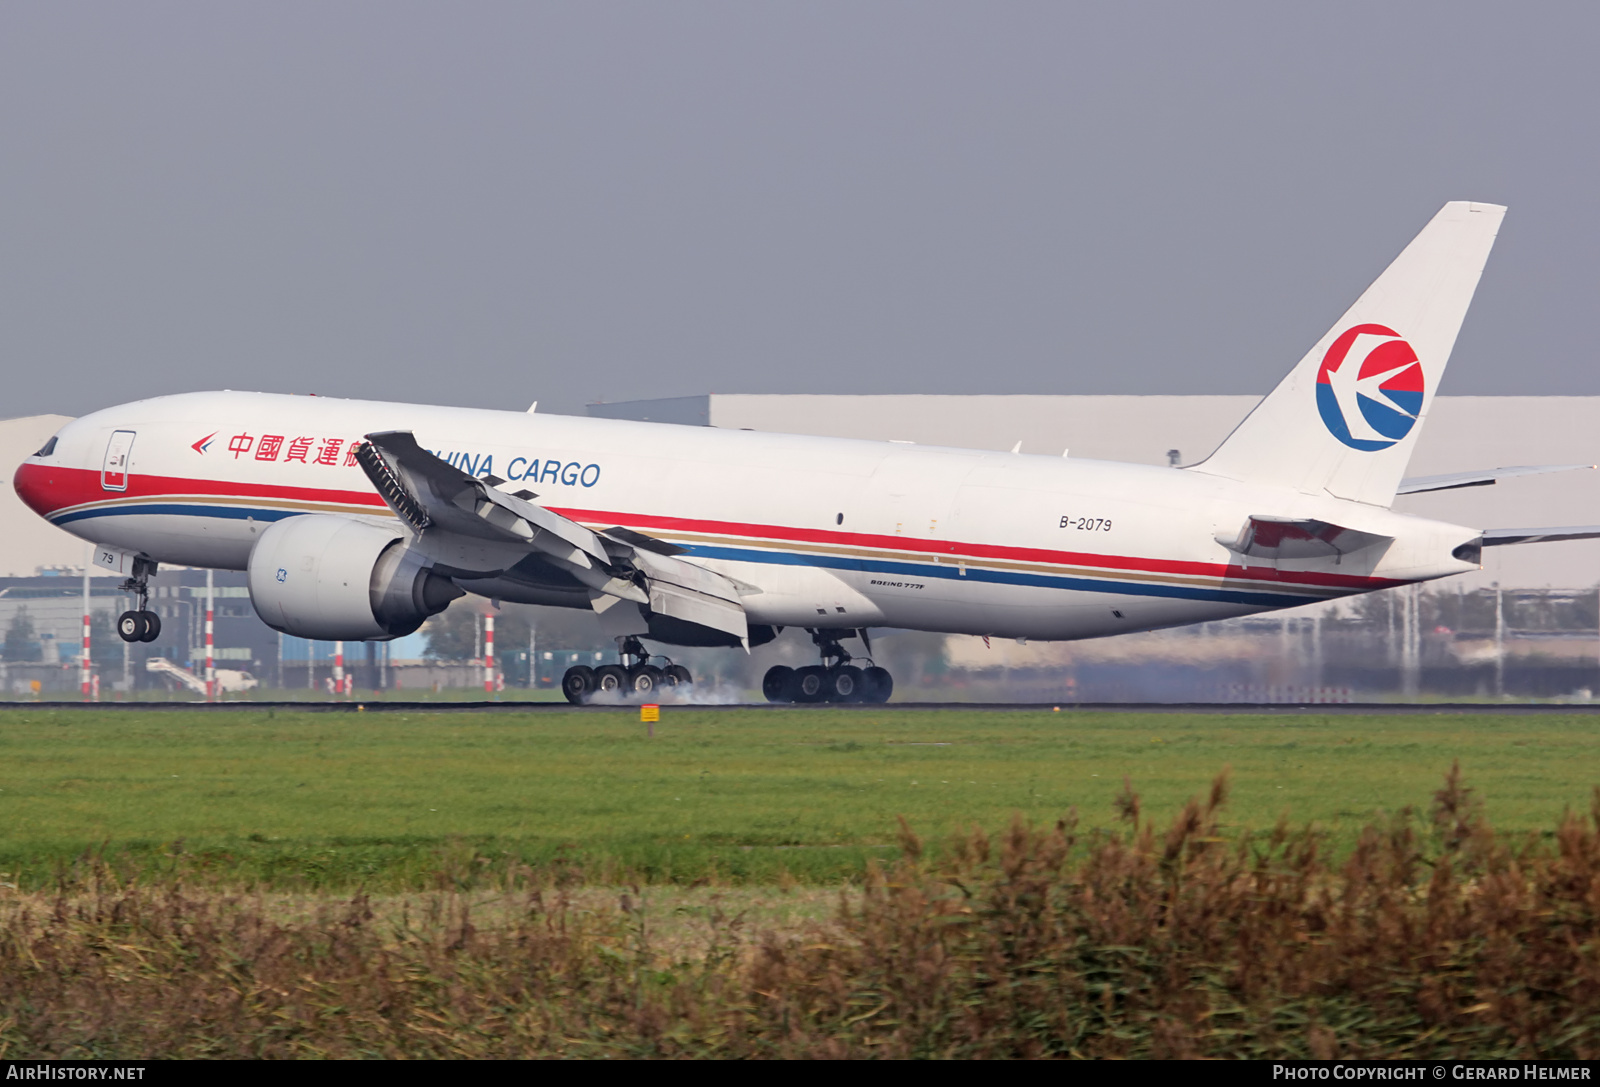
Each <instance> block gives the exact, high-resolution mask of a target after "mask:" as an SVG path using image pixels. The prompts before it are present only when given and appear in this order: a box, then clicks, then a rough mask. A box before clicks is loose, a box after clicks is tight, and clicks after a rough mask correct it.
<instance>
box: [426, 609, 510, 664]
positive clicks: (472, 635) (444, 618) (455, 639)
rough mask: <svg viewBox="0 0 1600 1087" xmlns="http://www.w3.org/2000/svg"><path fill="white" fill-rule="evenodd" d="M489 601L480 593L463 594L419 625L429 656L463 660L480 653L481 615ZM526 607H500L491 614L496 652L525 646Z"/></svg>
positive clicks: (503, 652) (447, 659)
mask: <svg viewBox="0 0 1600 1087" xmlns="http://www.w3.org/2000/svg"><path fill="white" fill-rule="evenodd" d="M492 607H493V606H492V605H491V604H489V602H488V601H486V600H484V599H483V598H482V597H474V596H465V597H462V598H461V599H459V600H457V601H456V602H455V603H454V604H452V605H450V607H449V608H447V609H445V610H444V611H443V612H442V613H440V614H438V615H435V616H434V617H433V618H432V619H429V620H428V621H427V623H426V624H424V625H423V627H422V636H423V637H424V638H426V639H427V641H428V646H427V648H426V649H425V650H423V656H425V657H427V658H428V659H429V660H440V661H464V660H472V659H474V658H476V657H480V656H481V655H482V653H483V649H482V646H483V634H482V631H483V615H484V614H485V612H486V611H489V610H490V609H492ZM529 610H530V609H526V608H516V607H503V608H501V609H500V610H499V611H493V612H491V613H492V614H493V615H494V642H495V652H496V653H497V654H505V653H507V652H511V651H514V650H519V649H526V648H528V635H529V631H530V626H531V624H530V622H529V616H528V611H529Z"/></svg>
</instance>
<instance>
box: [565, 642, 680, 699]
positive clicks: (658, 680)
mask: <svg viewBox="0 0 1600 1087" xmlns="http://www.w3.org/2000/svg"><path fill="white" fill-rule="evenodd" d="M617 655H618V656H619V657H621V658H622V661H623V663H621V664H603V665H601V666H600V667H599V668H590V667H589V666H587V665H583V664H577V665H574V666H572V667H571V668H568V669H567V671H566V674H565V675H563V676H562V677H561V693H562V694H564V695H566V696H567V701H568V702H571V703H572V704H573V705H574V706H581V705H583V704H585V703H586V702H589V701H590V700H591V699H593V698H594V697H595V696H596V695H607V696H609V697H610V698H614V699H619V700H626V701H630V702H644V701H647V700H648V699H650V698H653V697H659V696H660V695H662V694H665V693H667V692H669V691H674V690H678V689H681V688H684V687H687V686H689V685H690V684H691V683H693V682H694V677H693V676H691V675H690V674H689V669H687V668H685V667H684V666H683V665H681V664H673V663H672V661H671V660H669V659H667V658H666V657H658V658H656V659H658V660H660V661H662V662H664V665H665V666H664V667H657V666H656V665H654V664H651V663H650V652H649V650H647V649H645V647H644V645H643V644H642V643H641V642H640V641H639V639H638V638H618V639H617Z"/></svg>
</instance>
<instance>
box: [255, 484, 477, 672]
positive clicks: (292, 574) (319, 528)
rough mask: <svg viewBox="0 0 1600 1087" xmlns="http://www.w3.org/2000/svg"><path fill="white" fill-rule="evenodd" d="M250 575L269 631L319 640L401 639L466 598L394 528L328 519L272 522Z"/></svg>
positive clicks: (311, 516) (315, 517) (312, 517)
mask: <svg viewBox="0 0 1600 1087" xmlns="http://www.w3.org/2000/svg"><path fill="white" fill-rule="evenodd" d="M248 570H249V581H250V602H251V603H252V604H254V605H255V609H256V613H257V614H258V615H260V616H261V619H262V621H263V622H265V623H266V624H267V626H269V627H271V628H272V629H273V630H280V631H282V632H283V633H285V634H292V635H294V636H295V637H298V638H314V639H317V640H320V641H366V640H368V639H386V638H398V637H402V636H404V635H406V634H410V633H411V632H413V631H414V630H416V629H417V628H418V627H420V626H421V625H422V621H423V620H424V619H426V618H428V616H430V615H437V614H438V613H439V612H441V611H443V610H444V609H445V607H446V606H447V605H448V604H449V603H450V601H452V600H454V599H455V598H456V597H458V596H464V595H466V594H465V593H464V592H463V591H462V590H461V589H459V588H457V587H456V585H455V583H454V582H452V581H451V580H450V579H449V578H447V577H444V576H443V575H441V574H438V573H436V572H435V571H434V570H433V567H432V563H431V561H430V560H428V559H427V558H425V557H424V556H422V555H420V554H419V553H418V552H417V551H416V550H415V549H413V548H411V547H409V546H407V542H406V536H405V533H404V532H403V531H401V530H400V529H399V528H389V527H386V526H382V525H375V524H371V523H369V522H366V521H357V520H355V519H354V518H350V517H338V516H334V515H332V514H306V515H303V516H299V517H289V518H285V519H284V520H282V521H277V522H274V523H273V524H272V525H271V526H270V527H269V528H268V529H267V530H266V531H265V532H263V533H262V534H261V538H260V539H259V540H257V541H256V545H255V547H254V548H253V549H252V550H251V552H250V565H249V567H248Z"/></svg>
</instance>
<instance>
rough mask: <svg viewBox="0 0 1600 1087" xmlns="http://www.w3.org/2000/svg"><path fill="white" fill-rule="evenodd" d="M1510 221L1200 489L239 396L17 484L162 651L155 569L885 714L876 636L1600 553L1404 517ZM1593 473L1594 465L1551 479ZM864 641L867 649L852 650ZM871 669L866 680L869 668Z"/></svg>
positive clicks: (389, 632) (1348, 338) (1308, 381)
mask: <svg viewBox="0 0 1600 1087" xmlns="http://www.w3.org/2000/svg"><path fill="white" fill-rule="evenodd" d="M1504 211H1505V209H1504V208H1501V207H1497V206H1495V205H1491V204H1475V203H1465V202H1458V203H1450V204H1446V205H1445V206H1444V208H1443V209H1442V210H1441V211H1440V212H1439V213H1438V215H1436V216H1435V217H1434V218H1433V220H1432V221H1430V222H1429V223H1428V225H1427V226H1426V227H1425V228H1424V229H1423V231H1422V232H1421V233H1420V234H1419V235H1418V236H1417V237H1416V238H1415V240H1413V241H1412V242H1411V244H1410V245H1409V246H1407V247H1406V249H1405V250H1404V252H1402V253H1401V254H1400V256H1399V257H1398V258H1397V259H1396V260H1395V261H1394V263H1393V264H1391V265H1390V266H1389V267H1388V269H1387V270H1385V271H1384V273H1383V274H1382V275H1381V276H1380V277H1379V278H1378V279H1377V280H1376V281H1375V282H1374V283H1373V284H1372V286H1371V287H1370V288H1368V290H1367V291H1366V293H1365V294H1363V295H1362V296H1361V297H1360V298H1359V299H1358V300H1357V301H1356V303H1355V304H1354V305H1353V306H1351V308H1350V309H1349V311H1348V312H1346V313H1345V315H1344V316H1343V317H1341V318H1340V319H1339V321H1338V322H1337V323H1336V324H1334V326H1333V327H1332V328H1331V329H1329V330H1328V332H1327V334H1326V335H1324V336H1323V337H1322V339H1321V340H1319V341H1318V342H1317V343H1316V345H1315V346H1313V347H1312V349H1311V351H1310V352H1309V353H1308V354H1307V355H1306V356H1305V358H1303V359H1302V360H1301V361H1300V363H1299V365H1297V366H1295V367H1294V369H1293V370H1291V371H1290V372H1289V374H1288V376H1287V377H1285V378H1284V379H1283V381H1282V382H1281V383H1280V384H1279V385H1278V386H1277V388H1276V389H1274V390H1273V391H1272V392H1271V393H1270V394H1269V395H1268V396H1267V397H1266V398H1264V399H1263V400H1262V401H1261V403H1260V404H1259V405H1258V406H1257V407H1256V408H1255V409H1254V410H1253V411H1252V412H1251V413H1250V414H1249V415H1248V416H1247V417H1246V418H1245V419H1244V420H1243V422H1241V423H1240V424H1239V426H1238V427H1237V429H1235V430H1234V431H1233V433H1232V434H1230V435H1229V436H1228V438H1227V439H1226V440H1225V441H1224V442H1223V443H1222V445H1221V446H1220V447H1218V448H1217V450H1216V451H1215V452H1213V453H1212V454H1211V455H1210V456H1209V457H1207V458H1206V459H1205V460H1203V461H1201V462H1200V463H1198V464H1193V465H1189V466H1187V467H1182V468H1177V467H1155V466H1147V465H1139V464H1117V463H1108V462H1102V461H1095V460H1088V459H1079V458H1068V457H1065V456H1062V457H1055V456H1032V455H1024V454H1020V453H996V452H988V451H983V450H971V449H955V448H937V447H929V446H919V445H910V444H904V443H891V442H879V441H858V440H850V439H838V438H818V437H805V436H800V435H792V434H767V433H752V432H747V431H731V430H719V429H714V428H710V427H689V426H679V425H673V424H657V423H642V422H629V421H624V420H612V419H589V418H577V417H569V416H559V415H538V414H533V413H531V412H511V411H488V410H474V409H465V408H450V407H433V406H420V405H411V404H397V403H380V402H376V401H361V400H337V399H329V398H322V397H305V396H286V395H275V394H268V393H249V392H203V393H188V394H183V395H176V396H162V397H156V398H153V399H149V400H142V401H139V402H136V403H132V404H125V405H122V406H120V407H113V408H107V409H105V410H103V411H97V412H95V413H93V414H91V415H87V416H85V417H83V418H81V419H77V420H75V421H73V422H71V423H68V424H67V425H66V426H65V427H63V428H62V429H61V431H60V432H59V433H58V434H56V435H55V436H54V437H53V438H51V439H50V440H49V441H48V442H47V443H46V444H45V446H44V448H42V449H40V450H39V451H38V453H36V454H34V455H33V456H31V457H29V458H28V459H27V461H26V462H24V463H23V464H22V465H21V467H19V468H18V469H17V471H16V476H15V480H14V485H15V487H16V490H17V493H18V494H19V495H20V496H21V497H22V499H23V501H24V502H26V503H27V504H28V505H29V506H30V507H31V508H32V509H34V510H35V511H37V512H38V513H39V514H40V515H41V516H43V517H45V518H47V519H48V520H49V521H50V522H51V523H53V524H56V525H59V526H61V527H62V528H64V529H66V530H67V531H68V532H72V533H74V534H76V535H78V536H81V537H83V538H84V539H86V540H90V541H92V542H93V543H95V544H96V545H97V549H98V550H97V554H98V558H97V561H98V562H100V563H101V564H103V565H106V566H109V567H111V568H113V569H119V570H122V571H124V572H125V573H127V574H128V575H129V577H128V580H127V581H126V582H125V584H124V588H125V589H126V590H127V591H129V592H130V593H133V594H136V596H137V598H138V604H137V607H135V608H133V609H132V610H130V611H128V612H126V613H124V614H123V615H122V616H121V618H120V620H119V623H118V630H119V633H120V634H121V635H122V637H123V638H124V639H127V640H130V641H133V640H139V639H144V640H152V639H153V638H154V637H155V632H157V631H158V630H159V624H160V620H159V618H158V617H157V616H156V614H155V613H154V612H152V611H150V610H149V606H148V594H149V581H150V578H151V577H152V576H154V575H155V574H156V572H157V569H158V566H159V565H160V564H163V563H165V564H169V565H188V566H203V567H214V568H217V569H226V570H244V571H247V572H248V581H249V587H250V598H251V601H252V603H253V604H254V606H255V609H256V611H257V613H258V614H259V615H260V616H261V618H262V619H263V620H264V621H265V622H266V623H267V625H269V626H271V627H273V628H275V629H277V630H280V631H282V632H284V633H286V634H292V635H296V636H298V637H303V638H314V639H325V640H335V639H343V640H366V639H388V638H394V637H398V636H401V635H405V634H409V633H411V632H413V631H415V630H416V629H417V628H418V627H419V626H420V625H421V624H422V623H423V621H424V620H426V619H427V618H428V617H429V616H431V615H434V614H437V613H438V612H440V611H442V610H443V609H444V608H445V607H446V606H447V605H448V604H449V603H450V602H451V601H452V600H454V599H456V598H457V597H460V596H462V595H464V594H468V593H472V594H476V595H478V596H480V597H484V598H487V599H488V600H492V601H495V602H496V603H498V602H500V601H512V602H518V603H527V604H542V605H553V606H557V607H567V608H580V609H588V610H591V611H592V612H593V613H594V614H595V615H596V617H597V618H598V620H599V622H600V625H601V626H602V627H603V628H604V630H605V631H606V632H607V634H608V635H610V636H612V637H614V638H615V639H616V640H617V646H618V660H619V663H617V664H615V665H607V666H605V667H602V668H600V669H596V670H591V669H589V668H587V667H577V668H573V669H571V670H569V671H568V672H567V673H566V675H565V676H564V677H563V680H562V683H563V688H564V690H565V692H566V695H567V697H568V698H569V699H571V700H572V701H574V702H584V701H586V700H588V699H589V698H590V697H591V696H593V695H594V694H595V693H596V692H616V693H618V694H620V695H624V696H627V695H633V696H646V695H649V694H650V693H651V692H652V691H653V690H655V689H657V688H659V687H664V686H672V685H675V684H680V683H687V682H690V681H691V678H692V677H690V676H689V675H688V673H687V672H686V671H684V670H683V669H682V668H681V667H679V666H676V665H671V664H670V662H664V663H667V664H668V667H661V666H660V665H658V664H653V663H652V661H653V660H663V658H658V657H655V656H653V655H652V654H651V653H650V652H649V651H648V650H647V649H646V648H645V645H644V642H645V641H646V640H649V641H654V642H657V643H665V644H667V645H680V646H728V647H739V646H743V647H745V648H746V649H748V648H749V647H750V646H754V645H761V644H763V643H765V642H768V641H771V640H772V639H773V638H775V637H777V636H778V634H779V633H780V632H781V631H782V630H784V629H785V628H788V627H798V628H801V629H802V630H804V631H805V632H806V633H807V634H809V635H810V638H811V640H812V641H813V642H814V643H815V645H816V647H817V650H818V653H819V658H820V662H819V663H818V664H815V665H812V666H809V667H805V668H800V669H789V668H786V667H781V666H780V667H776V668H773V669H772V670H771V671H769V672H768V673H767V674H766V677H765V682H764V689H765V693H766V696H767V697H768V698H769V699H772V700H774V701H862V700H866V701H883V700H886V699H887V698H888V697H889V694H890V691H891V688H892V684H893V680H892V677H891V676H890V675H889V673H888V672H887V671H885V670H884V669H882V668H880V667H876V666H872V665H871V660H870V642H868V640H867V630H868V628H871V627H896V628H909V629H914V630H926V631H938V632H947V633H960V634H975V635H993V636H1003V637H1008V638H1029V639H1037V640H1052V639H1075V638H1094V637H1101V636H1105V635H1111V634H1121V633H1125V632H1129V631H1140V630H1153V629H1156V628H1159V627H1171V626H1178V625H1181V624H1186V623H1198V622H1203V621H1207V620H1214V619H1223V618H1227V617H1229V616H1236V615H1246V614H1250V613H1256V612H1263V611H1269V610H1272V609H1277V608H1292V607H1295V606H1297V605H1300V604H1306V603H1311V602H1314V601H1321V600H1329V599H1333V598H1337V597H1343V596H1349V595H1352V594H1356V593H1366V592H1372V591H1373V590H1377V589H1386V588H1390V587H1392V586H1397V585H1405V584H1409V583H1414V582H1420V581H1427V580H1431V579H1434V578H1441V577H1446V576H1448V575H1451V574H1456V573H1461V572H1463V571H1468V570H1475V569H1478V568H1479V562H1480V554H1481V551H1482V549H1483V548H1485V547H1489V546H1494V545H1500V544H1511V543H1522V542H1529V541H1533V540H1537V539H1578V538H1588V537H1595V536H1600V527H1584V528H1565V529H1549V530H1493V529H1484V528H1481V527H1474V526H1463V525H1453V524H1445V523H1443V522H1440V521H1433V520H1428V519H1425V518H1421V517H1412V516H1406V515H1403V514H1400V513H1396V512H1394V511H1392V510H1391V509H1390V506H1391V504H1392V502H1393V500H1394V497H1395V496H1396V494H1409V493H1414V492H1418V491H1427V490H1437V489H1443V488H1451V487H1463V486H1474V485H1480V484H1487V483H1493V482H1494V481H1495V480H1496V479H1498V478H1501V477H1504V476H1510V475H1520V474H1526V473H1528V472H1530V471H1543V470H1554V468H1551V469H1530V468H1502V469H1488V470H1484V471H1476V472H1462V473H1458V474H1455V475H1449V476H1439V477H1432V478H1427V479H1415V480H1405V479H1403V478H1402V477H1403V475H1404V471H1405V467H1406V463H1407V461H1408V459H1409V458H1410V456H1411V451H1412V448H1413V446H1414V445H1415V444H1416V441H1417V436H1418V433H1419V432H1420V431H1421V429H1422V423H1423V421H1424V420H1425V419H1426V417H1427V413H1428V407H1429V404H1430V403H1431V401H1432V398H1433V394H1434V390H1435V389H1437V388H1438V385H1439V380H1440V378H1441V377H1442V376H1443V374H1444V368H1445V363H1446V361H1447V360H1448V359H1449V357H1450V351H1451V348H1452V346H1453V345H1454V343H1455V339H1456V335H1457V332H1458V331H1459V329H1460V327H1461V322H1462V318H1463V317H1464V316H1465V314H1466V311H1467V306H1468V304H1469V303H1470V301H1471V299H1472V295H1473V292H1474V290H1475V289H1476V287H1477V283H1478V277H1479V275H1480V273H1481V271H1482V269H1483V265H1484V262H1485V260H1486V259H1487V258H1488V255H1489V250H1490V247H1491V246H1492V244H1493V242H1494V239H1495V235H1496V233H1497V231H1498V229H1499V226H1500V222H1501V218H1502V216H1503V214H1504ZM1561 467H1573V466H1561ZM847 642H852V643H855V648H857V649H858V651H860V654H859V655H856V654H852V653H851V652H850V651H849V650H847V649H846V643H847ZM861 664H867V665H869V667H866V668H862V667H861Z"/></svg>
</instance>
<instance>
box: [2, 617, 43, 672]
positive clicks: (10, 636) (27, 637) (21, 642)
mask: <svg viewBox="0 0 1600 1087" xmlns="http://www.w3.org/2000/svg"><path fill="white" fill-rule="evenodd" d="M4 652H5V658H6V660H7V661H10V662H12V663H21V662H23V661H36V660H41V659H43V657H44V651H43V650H42V649H41V648H40V646H39V639H38V636H37V635H36V634H35V632H34V629H33V619H32V617H31V616H29V615H28V609H27V608H18V609H17V613H16V615H14V616H12V617H11V625H10V626H9V627H7V628H6V644H5V650H4Z"/></svg>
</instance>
